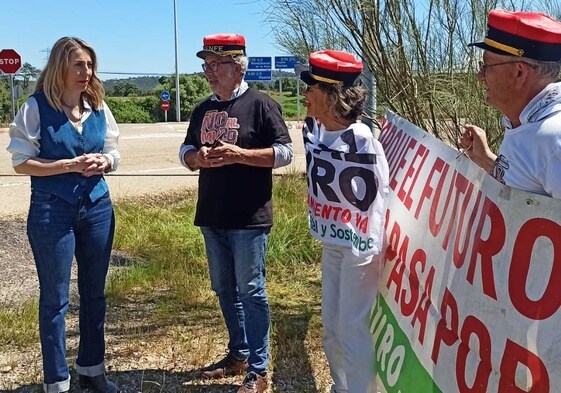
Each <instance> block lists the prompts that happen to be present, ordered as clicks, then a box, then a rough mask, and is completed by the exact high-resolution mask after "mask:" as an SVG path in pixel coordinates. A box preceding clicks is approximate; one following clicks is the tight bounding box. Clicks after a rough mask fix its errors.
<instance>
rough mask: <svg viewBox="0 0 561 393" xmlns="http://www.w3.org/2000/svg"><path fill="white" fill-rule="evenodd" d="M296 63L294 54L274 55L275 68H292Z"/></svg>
mask: <svg viewBox="0 0 561 393" xmlns="http://www.w3.org/2000/svg"><path fill="white" fill-rule="evenodd" d="M296 63H298V59H297V58H296V56H275V68H276V69H281V68H294V67H295V66H296Z"/></svg>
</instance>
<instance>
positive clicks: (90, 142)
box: [31, 92, 109, 205]
mask: <svg viewBox="0 0 561 393" xmlns="http://www.w3.org/2000/svg"><path fill="white" fill-rule="evenodd" d="M33 97H34V98H35V100H36V101H37V105H38V106H39V116H40V117H39V118H40V124H41V140H40V141H39V143H40V152H39V156H38V157H40V158H46V159H50V160H61V159H71V158H74V157H77V156H81V155H82V154H88V153H101V152H102V150H103V146H104V144H105V134H106V133H107V124H106V120H105V113H104V112H103V110H99V111H98V110H92V113H91V114H90V116H89V117H88V118H87V119H86V121H84V122H83V123H82V133H81V134H80V133H79V132H78V131H77V130H76V129H75V128H74V125H73V124H72V123H71V122H70V120H68V117H67V116H66V114H65V113H64V112H62V111H59V110H57V109H54V108H52V107H51V106H50V105H49V103H48V101H47V98H46V97H45V94H44V93H43V92H38V93H35V94H34V95H33ZM31 189H32V190H39V191H43V192H48V193H51V194H54V195H56V196H58V197H59V198H62V199H64V200H65V201H67V202H68V203H70V204H72V205H74V204H76V203H77V202H78V201H79V200H80V199H81V198H84V197H89V198H90V200H91V201H92V202H95V201H96V200H98V199H99V198H101V197H102V196H103V195H105V194H106V193H107V191H108V189H109V188H108V187H107V184H106V182H105V179H104V178H103V176H102V175H95V176H90V177H84V176H82V175H81V174H80V173H76V172H70V173H63V174H60V175H53V176H31Z"/></svg>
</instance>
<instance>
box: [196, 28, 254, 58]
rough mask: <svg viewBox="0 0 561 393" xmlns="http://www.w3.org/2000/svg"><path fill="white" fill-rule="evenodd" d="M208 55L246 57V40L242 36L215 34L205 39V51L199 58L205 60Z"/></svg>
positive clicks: (198, 55)
mask: <svg viewBox="0 0 561 393" xmlns="http://www.w3.org/2000/svg"><path fill="white" fill-rule="evenodd" d="M208 55H219V56H228V55H230V56H237V55H243V56H245V38H244V36H243V35H241V34H213V35H207V36H206V37H204V38H203V50H201V51H199V52H197V57H200V58H201V59H204V58H205V57H207V56H208Z"/></svg>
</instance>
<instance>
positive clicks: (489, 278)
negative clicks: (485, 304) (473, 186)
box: [467, 197, 506, 300]
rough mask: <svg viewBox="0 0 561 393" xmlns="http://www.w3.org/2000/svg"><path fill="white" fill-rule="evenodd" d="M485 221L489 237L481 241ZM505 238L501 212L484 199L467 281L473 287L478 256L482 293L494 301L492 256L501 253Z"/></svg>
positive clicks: (495, 293)
mask: <svg viewBox="0 0 561 393" xmlns="http://www.w3.org/2000/svg"><path fill="white" fill-rule="evenodd" d="M487 219H488V220H489V227H490V228H489V229H487V230H486V231H485V232H486V233H488V234H489V236H488V237H487V239H483V238H482V237H481V236H482V234H483V228H484V227H485V222H486V221H487ZM505 238H506V226H505V220H504V218H503V215H502V213H501V210H500V209H499V208H498V206H497V205H496V204H495V203H494V202H493V201H492V200H490V199H489V198H487V197H485V202H484V203H483V208H482V209H481V216H480V217H479V224H478V225H477V229H476V231H475V235H474V239H473V248H472V253H471V259H470V262H469V267H468V272H467V280H468V281H469V282H470V284H472V285H473V277H474V275H475V265H476V263H477V260H478V258H477V256H478V255H479V256H480V258H479V261H480V265H481V283H482V286H483V293H484V294H486V295H487V296H489V297H490V298H493V299H495V300H497V291H496V289H495V275H494V273H493V256H494V255H497V254H498V253H499V251H501V249H502V248H503V246H504V244H505Z"/></svg>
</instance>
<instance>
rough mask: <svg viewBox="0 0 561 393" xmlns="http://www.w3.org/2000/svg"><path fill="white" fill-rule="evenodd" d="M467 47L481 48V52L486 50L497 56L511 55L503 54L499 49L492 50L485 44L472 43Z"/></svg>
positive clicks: (510, 54)
mask: <svg viewBox="0 0 561 393" xmlns="http://www.w3.org/2000/svg"><path fill="white" fill-rule="evenodd" d="M468 46H469V47H472V46H476V47H478V48H481V49H483V50H488V51H489V52H493V53H496V54H498V55H507V56H512V53H508V52H504V51H502V50H500V49H497V48H493V47H492V46H490V45H487V44H486V43H485V42H472V43H471V44H468Z"/></svg>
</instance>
